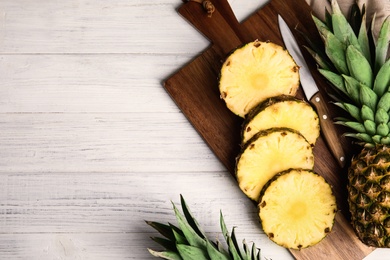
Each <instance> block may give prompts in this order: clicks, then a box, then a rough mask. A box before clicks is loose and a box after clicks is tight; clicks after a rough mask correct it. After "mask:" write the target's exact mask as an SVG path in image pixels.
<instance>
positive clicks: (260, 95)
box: [219, 41, 299, 117]
mask: <svg viewBox="0 0 390 260" xmlns="http://www.w3.org/2000/svg"><path fill="white" fill-rule="evenodd" d="M298 87H299V67H298V66H297V64H296V63H295V61H294V60H293V58H292V57H291V56H290V54H289V53H288V51H287V50H285V49H283V48H282V47H281V46H280V45H277V44H274V43H271V42H261V41H254V42H250V43H248V44H246V45H244V46H243V47H240V48H237V49H236V50H235V51H234V52H232V53H231V54H230V55H229V56H228V57H227V59H226V61H225V62H224V64H223V65H222V68H221V71H220V81H219V90H220V93H221V98H222V99H224V100H225V102H226V106H227V107H228V108H229V109H230V110H231V111H232V112H233V113H234V114H236V115H238V116H240V117H245V115H246V114H247V113H248V112H249V111H250V110H251V109H253V108H254V107H255V106H257V105H258V104H259V103H261V102H263V101H264V100H266V99H267V98H270V97H274V96H278V95H282V94H285V95H291V96H294V95H295V94H296V92H297V90H298Z"/></svg>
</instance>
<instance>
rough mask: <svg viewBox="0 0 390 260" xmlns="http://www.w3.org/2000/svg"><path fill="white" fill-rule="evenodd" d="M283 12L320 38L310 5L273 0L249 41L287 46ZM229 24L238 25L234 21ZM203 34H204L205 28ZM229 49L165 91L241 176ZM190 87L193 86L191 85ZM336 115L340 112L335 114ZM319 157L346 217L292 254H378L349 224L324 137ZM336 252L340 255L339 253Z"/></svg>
mask: <svg viewBox="0 0 390 260" xmlns="http://www.w3.org/2000/svg"><path fill="white" fill-rule="evenodd" d="M277 10H278V11H277ZM179 12H180V10H179ZM221 13H222V12H221ZM278 13H280V14H281V15H282V16H283V18H284V19H285V20H286V22H287V23H288V24H289V25H290V27H294V26H297V27H298V28H299V30H301V31H303V32H305V33H308V34H310V35H316V33H317V32H316V30H315V27H314V24H313V22H312V20H311V17H310V8H309V6H308V5H307V4H306V2H304V1H303V0H299V1H294V3H291V2H290V1H283V0H272V1H271V2H270V3H268V4H267V5H265V6H263V7H262V8H261V9H260V10H258V11H257V12H256V13H254V14H253V15H252V16H250V17H249V18H248V19H247V20H245V21H244V22H243V23H242V24H241V26H242V27H241V28H242V30H243V31H245V32H246V39H245V40H246V41H250V40H255V39H259V40H263V41H272V42H275V43H277V44H280V45H283V43H282V40H281V38H280V34H279V29H278V27H277V14H278ZM191 22H193V21H191ZM228 23H230V24H232V23H234V22H229V21H228ZM199 26H202V25H199ZM264 28H267V29H268V30H264ZM198 29H201V30H202V28H198ZM234 30H237V28H235V29H234ZM248 35H249V36H248ZM209 36H210V37H212V35H209ZM295 36H296V37H297V40H298V42H300V43H301V44H303V43H304V39H303V38H302V36H300V35H299V34H296V35H295ZM210 37H209V38H210ZM318 40H319V38H318ZM238 42H239V41H235V44H236V45H237V44H238ZM228 50H229V48H228V49H226V48H225V49H223V48H222V49H221V47H218V46H216V45H215V44H211V46H210V47H209V48H208V49H206V50H205V51H204V52H203V53H202V54H201V55H199V56H198V57H196V58H195V59H194V60H193V61H192V62H190V63H189V64H187V65H186V66H184V67H183V68H182V69H181V70H179V71H178V72H177V73H176V74H174V75H172V76H171V77H170V78H168V79H167V80H166V81H165V82H164V88H165V89H166V90H167V92H168V93H169V95H170V96H171V97H172V99H173V100H174V101H175V103H176V104H177V106H178V107H179V108H180V109H181V110H182V112H183V114H184V115H185V116H186V117H187V119H188V120H189V121H190V123H191V124H192V125H193V126H194V128H195V129H196V130H197V131H198V133H199V134H200V135H201V137H202V138H203V139H204V140H205V142H206V143H207V144H208V145H209V147H210V149H211V150H212V151H213V152H214V153H215V155H216V156H217V158H218V159H219V160H220V161H221V162H222V163H223V164H224V166H225V167H226V168H227V170H228V171H229V172H230V173H231V174H232V176H233V177H235V176H234V170H235V158H236V156H237V155H238V154H239V152H240V145H239V144H240V131H241V123H242V119H241V118H239V117H238V116H236V115H234V114H233V113H231V112H230V111H229V110H228V109H227V108H226V105H225V103H224V101H223V100H221V98H220V96H219V95H220V93H219V90H218V76H219V69H220V66H221V65H222V62H223V60H224V59H225V57H226V55H227V52H228ZM304 53H305V52H304ZM305 55H307V53H306V54H305ZM307 61H308V63H309V65H311V67H312V73H313V75H314V77H315V80H316V82H317V83H318V85H319V87H320V89H321V92H324V93H323V94H324V95H325V96H326V92H327V88H328V85H327V84H326V82H325V81H324V80H323V79H322V78H321V76H320V75H319V73H318V72H317V71H316V69H315V64H314V62H313V61H311V60H310V59H307ZM189 82H191V84H190V85H189ZM298 97H301V98H303V93H302V91H299V93H298ZM332 111H333V112H335V110H332V109H331V112H332ZM340 133H341V131H340ZM342 142H343V143H344V144H345V147H348V146H349V144H348V141H347V140H342ZM314 153H315V170H316V171H317V172H318V173H319V174H321V175H322V176H324V177H325V179H327V181H328V182H329V183H330V184H331V185H332V186H333V189H334V190H335V195H336V197H337V201H338V206H339V209H340V212H339V213H338V214H337V219H336V223H335V226H334V229H333V231H332V232H331V234H330V235H329V236H328V237H327V238H325V240H324V241H322V242H321V244H320V245H321V246H319V245H318V246H314V247H312V248H308V249H304V250H300V251H297V250H290V252H291V253H292V254H293V255H294V257H296V258H298V259H314V258H318V257H320V258H318V259H325V258H324V257H325V256H327V257H329V256H330V255H329V254H331V258H332V259H362V258H364V257H365V256H367V255H368V254H369V253H370V252H372V250H373V248H370V247H367V246H365V245H364V244H363V243H361V242H360V241H359V240H358V239H357V237H356V235H355V234H354V232H353V230H352V228H351V226H350V224H349V213H348V209H347V204H346V189H345V186H346V182H347V180H346V169H340V168H339V166H338V165H337V163H336V161H335V160H334V158H333V157H332V155H331V154H330V152H329V150H328V149H327V146H326V144H325V142H324V141H323V139H322V138H319V140H318V141H317V144H316V146H315V147H314ZM346 234H348V237H347V238H348V239H346V236H345V235H346ZM341 241H342V242H343V243H341ZM341 249H342V252H341V251H340V250H341ZM335 252H338V253H337V254H335ZM351 257H352V258H351Z"/></svg>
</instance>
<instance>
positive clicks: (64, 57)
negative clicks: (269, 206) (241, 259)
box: [0, 0, 390, 259]
mask: <svg viewBox="0 0 390 260" xmlns="http://www.w3.org/2000/svg"><path fill="white" fill-rule="evenodd" d="M230 3H231V5H232V7H233V9H234V10H235V12H236V14H237V17H238V18H239V19H243V18H245V17H246V16H247V15H248V14H250V13H252V12H253V11H255V10H256V9H257V8H258V7H260V6H261V5H262V4H263V3H264V1H260V2H259V1H252V0H231V1H230ZM180 4H181V1H180V0H152V1H143V0H116V1H102V0H67V1H64V0H40V1H31V0H0V51H1V53H0V259H154V258H153V257H151V255H150V254H149V253H148V252H147V248H148V247H151V248H154V249H159V248H160V247H159V246H158V245H156V244H155V243H154V242H153V241H152V240H150V238H149V237H150V236H155V235H157V233H156V232H155V231H154V230H153V229H151V228H150V227H149V226H147V225H146V224H145V222H144V220H154V221H160V222H168V221H170V222H175V219H174V215H173V211H172V205H171V202H170V201H171V200H172V201H174V202H175V203H178V202H179V194H183V195H184V197H185V198H186V200H187V202H188V204H189V205H190V207H191V209H192V211H193V213H194V214H195V215H196V216H197V218H198V220H199V222H200V223H201V225H202V226H203V227H204V229H205V231H206V232H208V233H209V234H210V236H211V237H215V238H217V237H219V238H220V239H221V240H222V236H221V233H220V232H219V211H220V210H222V212H223V213H224V216H225V221H226V224H227V225H228V227H229V228H232V227H233V226H237V227H238V228H237V229H236V232H237V236H238V238H239V239H240V240H241V239H244V238H245V239H246V240H247V241H254V242H255V243H256V245H257V246H258V247H260V248H261V249H262V254H263V256H264V257H266V258H267V259H292V257H291V255H290V254H289V252H288V251H287V250H286V249H284V248H281V247H279V246H277V245H275V244H274V243H272V242H271V241H270V240H269V239H268V238H267V237H266V236H265V235H264V234H263V232H262V230H261V228H260V225H259V223H258V220H257V210H256V208H255V207H254V206H253V204H252V203H251V202H250V201H249V200H248V199H247V198H246V197H245V196H244V195H243V194H242V192H241V191H239V189H238V187H237V185H236V183H235V181H234V180H233V178H232V177H231V176H230V175H229V174H228V173H227V171H226V170H225V168H224V167H223V166H222V164H220V163H219V161H218V159H217V158H216V157H215V156H214V154H213V153H212V152H211V151H210V149H209V148H208V147H207V145H206V144H205V143H204V142H203V140H202V139H201V138H200V137H199V135H198V134H197V132H196V131H195V130H194V129H193V127H192V126H191V125H190V124H189V123H188V121H187V120H186V118H185V117H184V116H183V114H182V113H181V112H180V110H179V109H178V108H177V106H176V105H175V104H174V102H173V101H172V100H171V98H170V97H169V96H168V94H167V93H166V92H165V90H164V89H163V87H162V81H163V80H164V79H166V78H167V77H168V76H169V75H171V74H172V73H174V72H175V71H176V70H177V69H179V68H180V67H182V66H183V65H184V64H185V63H186V62H188V61H190V60H191V59H192V58H194V57H195V56H196V55H198V54H199V53H200V52H201V51H202V50H204V49H205V48H206V47H207V46H208V41H207V40H206V39H204V38H203V36H201V35H200V34H199V33H198V32H197V31H196V30H195V29H194V28H193V27H192V26H191V25H189V24H188V23H187V22H185V21H184V20H183V19H182V18H181V17H180V16H179V15H178V14H177V12H176V8H177V7H178V6H179V5H180ZM389 258H390V252H389V251H387V250H377V251H375V252H374V253H373V254H372V255H370V256H369V257H368V258H367V259H389Z"/></svg>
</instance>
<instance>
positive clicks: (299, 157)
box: [236, 128, 314, 201]
mask: <svg viewBox="0 0 390 260" xmlns="http://www.w3.org/2000/svg"><path fill="white" fill-rule="evenodd" d="M313 167H314V155H313V151H312V147H311V145H310V144H309V143H308V142H307V140H306V139H305V138H304V137H303V136H302V135H301V134H300V133H299V132H298V131H295V130H293V129H290V128H271V129H267V130H264V131H260V132H258V133H257V134H256V135H255V136H254V137H253V138H252V139H251V140H250V142H248V143H247V144H246V145H245V146H244V147H243V151H242V152H241V155H239V157H238V158H237V164H236V177H237V181H238V185H239V187H240V189H241V190H242V191H243V192H244V193H245V194H246V195H247V196H248V197H249V198H251V199H252V200H254V201H258V200H259V196H260V192H261V189H262V188H263V186H264V185H265V184H266V183H267V182H268V181H269V180H270V179H271V178H272V177H273V176H274V175H276V174H277V173H279V172H282V171H285V170H288V169H290V168H304V169H313Z"/></svg>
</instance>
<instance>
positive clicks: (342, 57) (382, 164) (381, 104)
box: [308, 0, 390, 247]
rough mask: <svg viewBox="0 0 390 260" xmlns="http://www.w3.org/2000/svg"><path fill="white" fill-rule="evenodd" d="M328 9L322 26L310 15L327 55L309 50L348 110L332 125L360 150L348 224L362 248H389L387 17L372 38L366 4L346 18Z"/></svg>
mask: <svg viewBox="0 0 390 260" xmlns="http://www.w3.org/2000/svg"><path fill="white" fill-rule="evenodd" d="M331 6H332V9H331V12H327V13H326V19H325V20H326V21H325V22H323V21H321V20H319V19H318V18H316V17H315V16H313V20H314V22H315V24H316V26H317V29H318V31H319V33H320V35H321V37H322V39H323V42H324V45H325V52H324V53H323V54H321V51H318V50H317V49H315V48H316V47H315V46H314V45H312V47H311V48H309V47H308V50H309V52H310V53H311V54H312V55H313V57H314V58H315V60H316V62H317V64H318V66H319V71H320V73H321V74H322V75H323V76H324V77H325V78H326V79H327V80H328V81H329V82H330V83H331V85H332V86H334V93H333V94H332V95H331V97H332V98H333V99H334V101H335V104H336V105H337V106H339V107H341V108H342V109H343V110H345V111H346V112H347V113H346V114H347V115H348V116H347V117H339V118H336V123H337V124H340V125H343V126H346V127H348V128H349V129H350V130H352V131H350V132H348V133H345V136H348V137H352V138H354V139H357V140H358V143H359V144H361V145H362V146H363V148H362V151H361V152H360V153H359V154H358V155H355V156H354V158H353V159H352V162H351V165H350V167H349V169H348V181H349V183H348V203H349V209H350V213H351V218H352V225H353V227H354V229H355V232H356V234H357V235H358V237H359V238H360V239H361V240H362V241H363V242H364V243H365V244H367V245H370V246H374V247H390V120H389V118H390V89H389V87H390V60H389V59H388V57H387V53H388V50H389V40H390V18H389V17H387V18H386V19H385V20H384V22H383V24H382V26H381V29H380V32H379V36H378V38H377V39H375V38H374V37H373V36H372V28H371V29H370V28H367V27H366V12H365V7H364V6H363V7H362V8H361V9H360V8H359V6H358V5H357V4H355V5H353V6H352V8H351V15H350V17H349V18H348V19H347V18H346V17H345V16H344V15H343V14H342V13H341V11H340V8H339V6H338V3H337V1H336V0H332V1H331ZM374 19H375V17H374ZM374 19H373V22H372V26H373V24H374Z"/></svg>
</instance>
